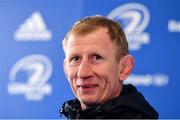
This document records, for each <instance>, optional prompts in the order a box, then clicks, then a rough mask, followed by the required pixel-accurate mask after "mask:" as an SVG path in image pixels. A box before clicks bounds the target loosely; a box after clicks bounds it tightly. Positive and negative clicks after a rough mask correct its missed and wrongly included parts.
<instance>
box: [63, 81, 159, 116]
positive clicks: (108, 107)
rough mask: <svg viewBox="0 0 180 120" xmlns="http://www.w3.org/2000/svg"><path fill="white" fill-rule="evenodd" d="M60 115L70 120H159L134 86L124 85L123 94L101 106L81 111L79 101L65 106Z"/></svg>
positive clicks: (68, 102) (66, 103) (75, 100)
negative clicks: (130, 119) (143, 119)
mask: <svg viewBox="0 0 180 120" xmlns="http://www.w3.org/2000/svg"><path fill="white" fill-rule="evenodd" d="M60 114H61V115H62V114H63V115H64V116H65V117H67V118H68V119H125V118H127V119H129V118H135V119H141V118H146V119H158V113H157V112H156V111H155V109H154V108H153V107H152V106H151V105H150V104H149V103H148V102H147V101H146V100H145V98H144V97H143V95H142V94H141V93H140V92H138V91H137V89H136V88H135V87H134V86H133V85H130V84H129V85H123V90H122V92H121V94H120V95H119V96H118V97H116V98H113V99H111V100H109V101H108V102H106V103H104V104H103V105H99V106H92V107H90V108H88V109H86V110H81V107H80V102H79V101H78V100H77V99H74V100H70V101H67V102H65V103H64V104H63V106H62V108H61V110H60Z"/></svg>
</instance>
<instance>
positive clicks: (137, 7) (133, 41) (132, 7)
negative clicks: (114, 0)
mask: <svg viewBox="0 0 180 120" xmlns="http://www.w3.org/2000/svg"><path fill="white" fill-rule="evenodd" d="M107 17H108V18H110V19H113V20H116V21H119V22H120V23H121V26H122V27H123V29H124V31H125V34H126V36H127V40H128V43H129V49H130V50H139V49H140V48H141V45H143V44H149V43H150V35H149V33H147V32H145V29H146V27H147V26H148V24H149V20H150V15H149V12H148V9H147V8H146V7H145V6H143V5H142V4H139V3H128V4H125V5H122V6H119V7H117V8H115V9H114V10H112V12H110V13H109V15H108V16H107Z"/></svg>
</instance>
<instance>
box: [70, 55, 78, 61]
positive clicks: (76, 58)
mask: <svg viewBox="0 0 180 120" xmlns="http://www.w3.org/2000/svg"><path fill="white" fill-rule="evenodd" d="M79 59H80V58H79V56H75V57H72V58H71V60H70V61H71V62H76V61H78V60H79Z"/></svg>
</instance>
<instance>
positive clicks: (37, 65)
mask: <svg viewBox="0 0 180 120" xmlns="http://www.w3.org/2000/svg"><path fill="white" fill-rule="evenodd" d="M23 71H25V73H27V81H25V82H23V81H22V80H20V79H17V78H18V77H17V76H18V75H19V74H23ZM18 73H19V74H18ZM51 73H52V64H51V61H50V60H49V59H48V58H47V57H46V56H43V55H38V54H35V55H30V56H26V57H24V58H22V59H21V60H19V61H18V62H17V63H16V64H15V65H14V66H13V68H12V69H11V71H10V75H9V79H10V82H9V84H8V92H9V94H12V95H21V94H24V95H25V98H26V99H27V100H36V101H38V100H42V99H43V96H44V95H50V94H51V92H52V87H51V85H50V84H49V83H47V81H48V80H49V78H50V76H51ZM23 80H24V78H23Z"/></svg>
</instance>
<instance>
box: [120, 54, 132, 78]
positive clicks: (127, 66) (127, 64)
mask: <svg viewBox="0 0 180 120" xmlns="http://www.w3.org/2000/svg"><path fill="white" fill-rule="evenodd" d="M119 65H120V74H119V79H120V80H121V81H123V80H125V79H126V78H127V77H128V76H129V75H130V74H131V72H132V70H133V67H134V58H133V56H131V55H126V56H124V57H123V58H122V59H121V61H120V63H119Z"/></svg>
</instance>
